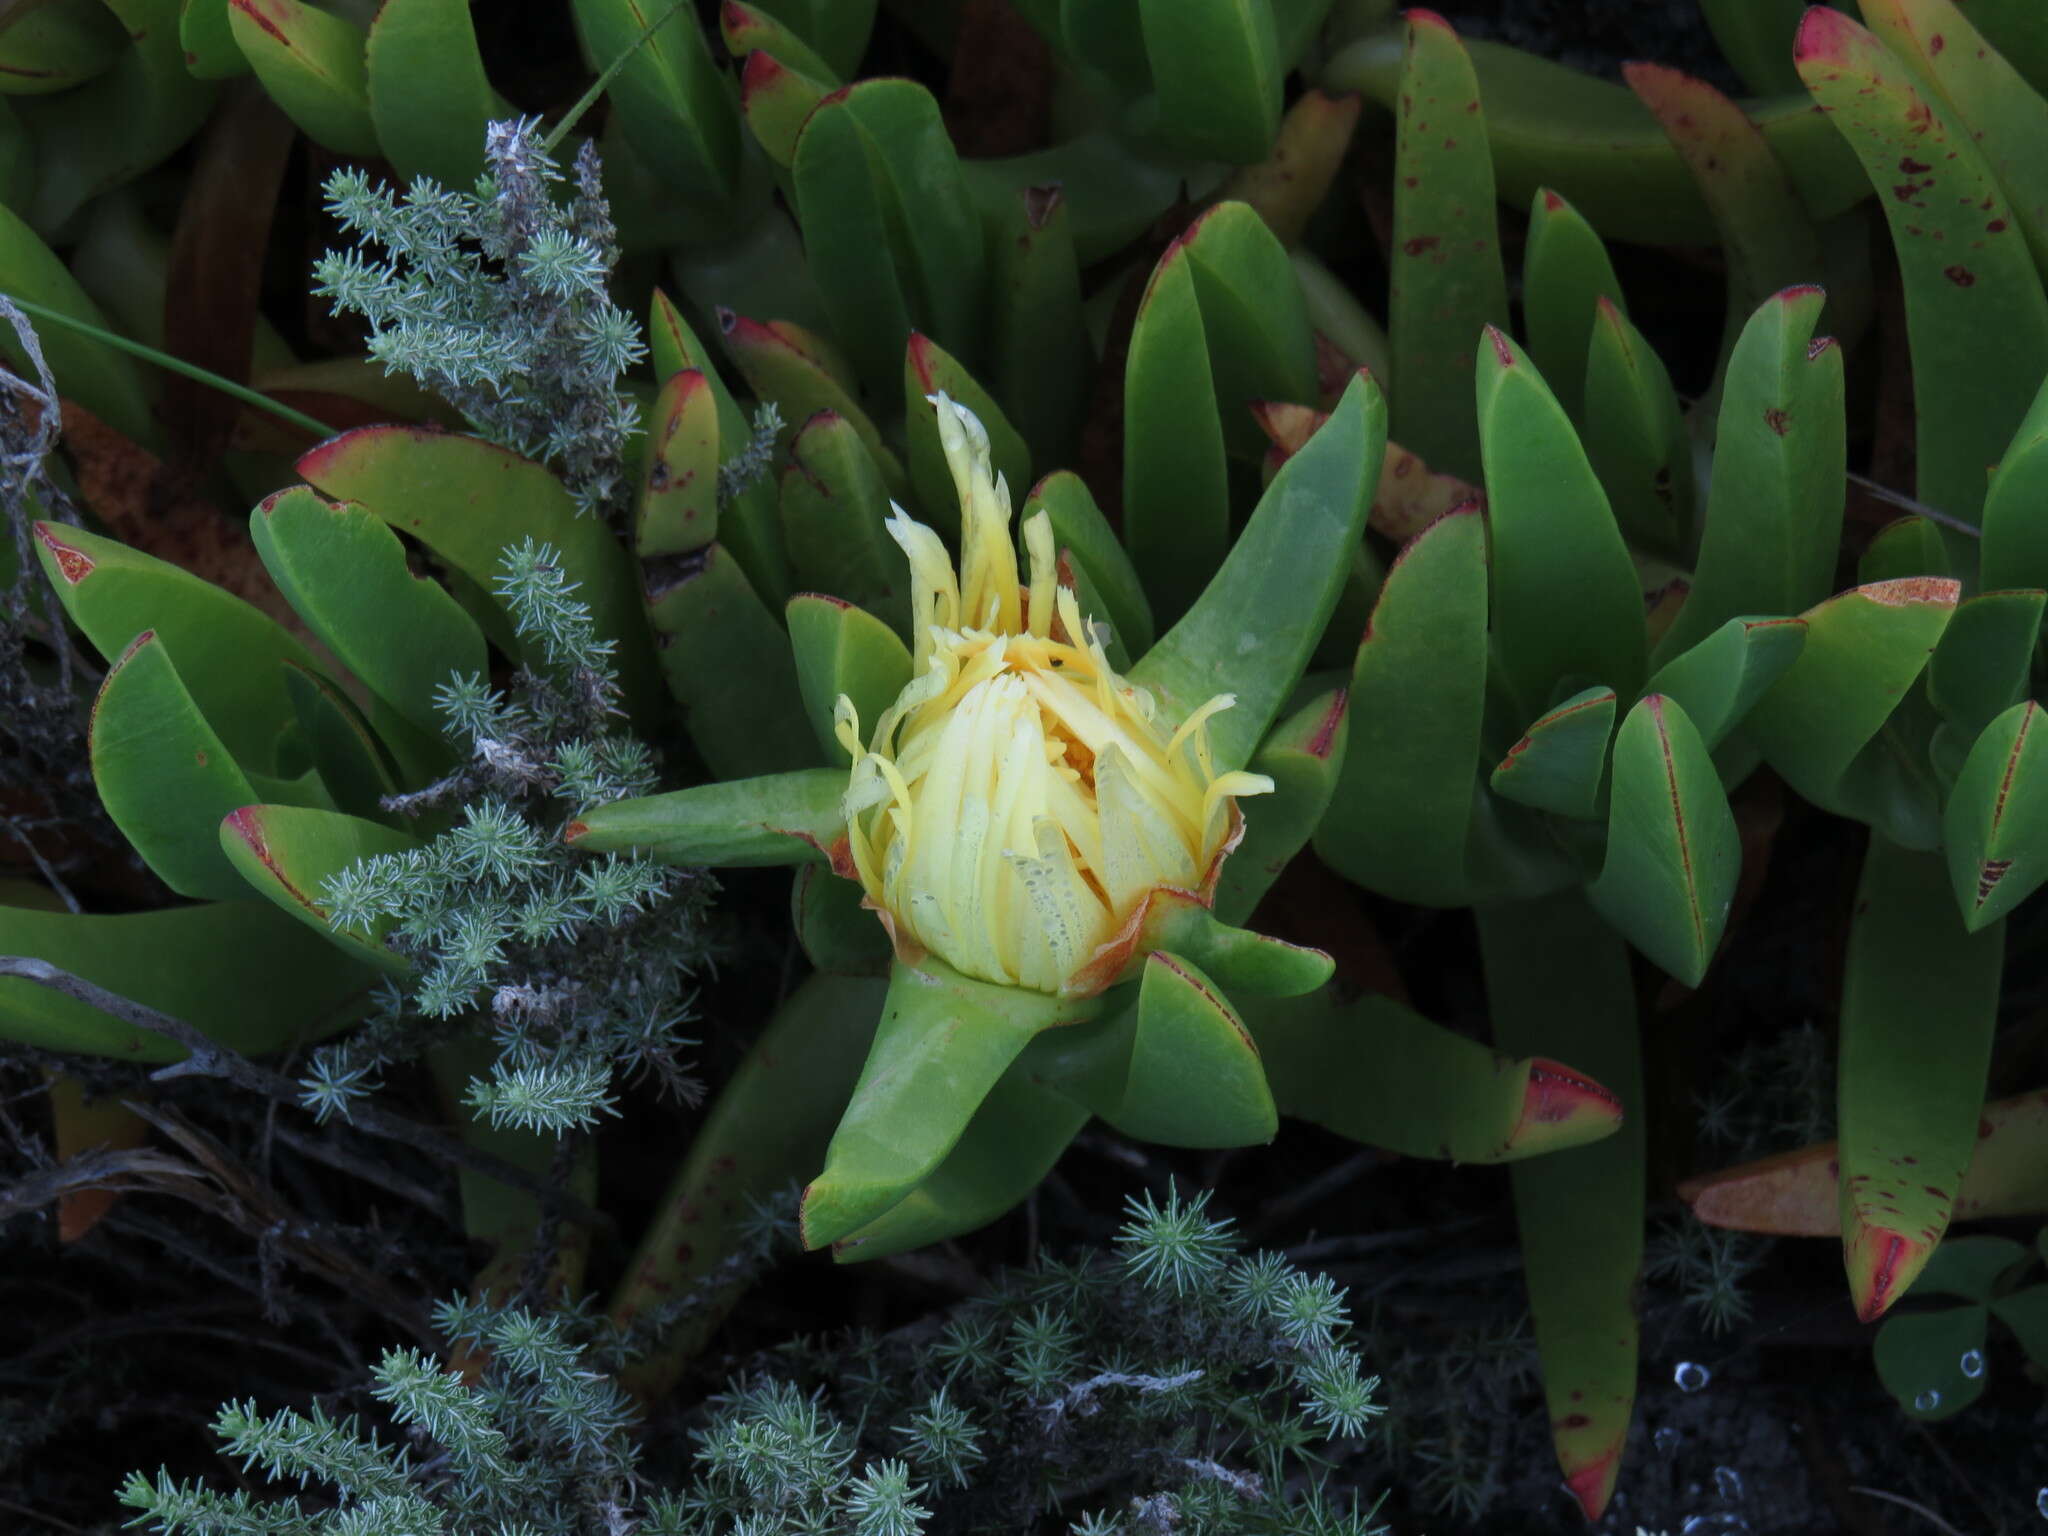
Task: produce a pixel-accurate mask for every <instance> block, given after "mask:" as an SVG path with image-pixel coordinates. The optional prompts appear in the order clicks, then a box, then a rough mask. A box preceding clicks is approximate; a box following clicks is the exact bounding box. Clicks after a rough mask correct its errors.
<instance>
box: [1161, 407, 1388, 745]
mask: <svg viewBox="0 0 2048 1536" xmlns="http://www.w3.org/2000/svg"><path fill="white" fill-rule="evenodd" d="M1385 445H1386V408H1385V405H1384V404H1383V402H1382V401H1381V399H1380V393H1379V388H1378V386H1377V385H1375V384H1374V383H1373V381H1372V379H1371V377H1370V376H1368V375H1363V374H1361V375H1359V376H1358V377H1357V378H1355V379H1353V380H1352V382H1351V386H1350V388H1348V389H1347V390H1345V392H1344V398H1343V399H1342V400H1340V401H1339V402H1338V403H1337V408H1336V410H1334V411H1333V412H1332V413H1331V415H1330V419H1329V421H1328V422H1326V423H1325V424H1324V425H1323V428H1322V430H1321V431H1319V432H1317V433H1316V435H1315V436H1314V437H1312V438H1310V439H1309V441H1308V445H1307V446H1306V447H1304V448H1303V449H1302V450H1301V452H1299V453H1297V454H1296V455H1294V457H1293V458H1291V459H1289V460H1288V461H1287V463H1286V465H1285V466H1284V467H1283V468H1282V469H1281V471H1280V473H1279V475H1278V476H1277V477H1275V479H1274V481H1273V484H1272V485H1271V486H1270V487H1268V488H1267V491H1266V494H1265V495H1264V496H1262V497H1260V498H1259V505H1258V508H1257V510H1256V511H1254V512H1253V513H1252V516H1251V521H1250V522H1248V523H1246V524H1245V528H1244V531H1243V532H1242V533H1241V534H1239V535H1238V537H1237V540H1236V542H1235V543H1234V544H1232V546H1231V549H1230V555H1229V558H1228V559H1227V560H1225V561H1224V563H1223V567H1222V569H1221V570H1219V571H1217V572H1216V574H1215V576H1214V578H1213V579H1212V580H1211V581H1210V582H1209V584H1208V586H1207V587H1206V588H1205V589H1204V590H1203V592H1202V595H1201V597H1200V598H1199V599H1197V600H1196V602H1195V605H1194V606H1193V607H1192V608H1190V609H1189V610H1188V611H1187V613H1186V614H1185V615H1184V616H1183V617H1182V618H1181V619H1180V621H1179V622H1178V623H1176V624H1175V625H1174V626H1173V628H1172V629H1170V630H1169V631H1168V632H1167V633H1166V634H1165V635H1163V636H1161V637H1160V640H1159V643H1158V644H1157V645H1155V646H1153V647H1152V649H1151V650H1149V651H1147V652H1146V653H1145V656H1144V659H1143V660H1141V661H1140V662H1139V663H1138V664H1137V666H1135V667H1133V668H1132V669H1131V678H1132V681H1134V682H1136V683H1138V684H1140V685H1141V686H1143V687H1148V688H1151V689H1153V690H1154V691H1155V692H1156V693H1157V694H1158V695H1159V696H1160V700H1161V703H1162V704H1163V705H1164V707H1165V709H1166V710H1167V712H1168V715H1169V717H1174V718H1185V717H1186V715H1187V714H1188V712H1189V711H1190V710H1193V709H1195V708H1197V707H1199V706H1200V705H1201V704H1202V703H1203V702H1204V701H1205V700H1207V699H1209V698H1211V697H1213V696H1214V695H1216V694H1218V693H1224V692H1229V693H1231V694H1234V695H1235V696H1236V700H1237V702H1236V705H1235V707H1233V708H1231V709H1228V710H1225V711H1224V712H1223V713H1221V714H1220V715H1217V716H1215V717H1214V718H1213V719H1212V720H1211V721H1210V723H1209V727H1208V730H1209V742H1210V749H1211V751H1212V752H1213V754H1214V756H1215V760H1216V763H1217V766H1218V768H1219V770H1221V769H1231V768H1239V767H1242V766H1243V765H1244V763H1245V762H1246V761H1247V760H1248V759H1249V758H1250V757H1251V755H1252V751H1253V749H1254V748H1255V747H1256V746H1257V745H1258V743H1259V741H1260V739H1261V738H1263V737H1264V736H1265V734H1266V731H1267V730H1268V728H1269V727H1271V725H1272V723H1273V718H1274V716H1276V715H1277V714H1278V713H1279V712H1280V706H1281V704H1282V703H1283V702H1284V701H1285V700H1286V698H1287V695H1288V694H1289V693H1291V692H1292V691H1293V689H1294V684H1295V681H1296V680H1297V679H1298V678H1299V677H1300V676H1301V672H1302V668H1303V667H1305V666H1306V665H1307V664H1308V659H1309V656H1310V654H1311V653H1313V651H1314V650H1315V648H1316V643H1317V642H1318V641H1319V640H1321V638H1322V634H1323V627H1324V626H1325V625H1326V624H1327V623H1328V622H1329V619H1330V613H1331V610H1332V609H1334V608H1335V606H1336V603H1337V598H1338V595H1339V593H1340V592H1341V591H1342V590H1343V583H1344V575H1345V570H1346V566H1347V562H1348V559H1349V556H1350V552H1351V550H1352V549H1353V548H1354V547H1355V546H1356V545H1357V543H1358V541H1359V540H1360V539H1361V538H1362V537H1364V534H1365V512H1366V507H1367V505H1368V504H1369V503H1370V501H1371V499H1372V489H1373V487H1374V486H1375V485H1377V484H1378V483H1379V468H1380V456H1381V454H1382V452H1383V451H1384V449H1385ZM1127 510H1128V507H1127ZM1254 616H1256V618H1254Z"/></svg>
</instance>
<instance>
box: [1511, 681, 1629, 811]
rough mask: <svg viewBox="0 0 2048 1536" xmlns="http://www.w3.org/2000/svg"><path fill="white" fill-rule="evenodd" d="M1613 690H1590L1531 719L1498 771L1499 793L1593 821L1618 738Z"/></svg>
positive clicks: (1512, 798)
mask: <svg viewBox="0 0 2048 1536" xmlns="http://www.w3.org/2000/svg"><path fill="white" fill-rule="evenodd" d="M1614 713H1615V699H1614V690H1613V689H1612V688H1588V689H1586V690H1585V691H1584V692H1582V693H1575V694H1573V695H1572V696H1571V697H1570V698H1568V699H1566V700H1565V701H1564V702H1563V703H1562V704H1560V705H1558V706H1557V708H1555V709H1553V710H1551V711H1550V712H1549V713H1548V714H1545V715H1543V716H1541V717H1539V718H1538V719H1537V720H1535V721H1534V722H1532V723H1531V724H1530V726H1529V729H1528V730H1527V732H1525V733H1524V734H1523V736H1522V739H1521V740H1520V741H1518V742H1516V743H1515V744H1514V745H1513V746H1512V747H1510V748H1508V755H1507V756H1506V757H1504V758H1502V759H1501V760H1500V762H1499V764H1498V765H1497V766H1496V767H1495V768H1494V770H1493V778H1492V784H1493V789H1494V793H1496V794H1499V795H1505V796H1506V797H1507V798H1508V799H1510V800H1515V801H1519V802H1520V803H1521V804H1523V805H1528V806H1534V807H1535V808H1536V809H1537V810H1539V811H1550V812H1553V813H1554V814H1556V815H1559V816H1573V817H1577V818H1579V819H1580V820H1589V819H1591V818H1592V817H1593V816H1595V815H1597V814H1598V813H1599V809H1600V790H1601V788H1602V786H1603V785H1604V784H1605V783H1606V780H1607V743H1608V742H1609V741H1610V740H1611V739H1612V738H1613V736H1614Z"/></svg>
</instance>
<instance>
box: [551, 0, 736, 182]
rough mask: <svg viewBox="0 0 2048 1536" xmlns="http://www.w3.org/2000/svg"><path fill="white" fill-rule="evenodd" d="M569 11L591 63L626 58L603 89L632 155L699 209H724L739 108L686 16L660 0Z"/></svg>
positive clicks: (597, 0)
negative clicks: (651, 27)
mask: <svg viewBox="0 0 2048 1536" xmlns="http://www.w3.org/2000/svg"><path fill="white" fill-rule="evenodd" d="M573 10H574V12H575V17H576V30H577V33H578V35H579V36H580V37H581V38H582V40H583V46H584V49H585V51H586V52H587V53H588V55H589V57H590V59H591V61H592V62H593V64H594V65H595V66H596V67H597V68H599V69H603V68H606V67H607V66H609V65H610V64H611V63H612V61H613V60H615V59H618V58H621V57H624V58H625V60H626V62H625V65H624V67H623V68H621V69H620V70H619V72H618V74H617V75H615V76H614V77H613V79H612V82H611V85H610V87H609V88H608V90H607V95H608V96H609V98H610V100H611V105H612V110H613V111H614V112H615V113H617V114H618V121H619V128H620V131H621V133H622V135H623V136H624V138H625V141H626V143H627V144H628V145H630V146H631V147H632V150H633V154H634V157H635V158H636V159H637V160H638V161H639V162H640V163H641V164H642V165H645V166H647V167H649V168H651V169H652V170H653V171H654V172H655V174H656V175H658V176H659V178H660V179H661V181H662V183H663V185H664V186H665V187H666V188H667V189H668V191H669V192H670V194H671V195H673V196H679V197H681V198H683V199H684V200H685V201H686V202H687V203H688V204H690V205H691V206H692V207H693V208H694V209H695V210H697V211H698V212H699V213H700V214H701V215H705V216H715V215H717V214H720V213H723V212H725V211H726V209H727V207H728V204H729V203H730V202H731V200H732V199H733V198H734V197H735V195H736V194H737V192H738V190H739V184H740V163H741V139H740V123H739V113H738V111H737V110H736V108H735V106H734V103H733V99H732V89H731V86H730V85H729V83H728V82H727V81H726V78H725V75H724V72H723V71H721V70H720V69H719V67H718V65H717V63H716V61H714V60H713V59H712V57H711V48H710V45H709V44H708V43H707V42H706V41H705V39H704V33H703V30H702V29H701V28H700V27H699V26H698V25H697V22H696V18H695V16H694V14H692V13H691V12H688V11H685V10H682V9H680V8H678V7H673V6H669V5H667V3H666V0H573ZM664 11H665V12H666V20H665V21H664V24H663V25H661V26H660V27H658V28H656V29H655V30H654V33H653V35H652V36H651V37H650V36H647V32H648V23H650V22H651V21H654V20H655V19H656V18H657V17H659V16H661V15H662V14H663V12H664ZM643 39H644V41H643Z"/></svg>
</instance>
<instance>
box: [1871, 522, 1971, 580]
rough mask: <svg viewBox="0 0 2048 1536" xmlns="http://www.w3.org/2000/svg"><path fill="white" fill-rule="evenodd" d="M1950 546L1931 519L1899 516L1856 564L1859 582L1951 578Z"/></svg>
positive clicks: (1887, 525) (1886, 527)
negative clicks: (1931, 577)
mask: <svg viewBox="0 0 2048 1536" xmlns="http://www.w3.org/2000/svg"><path fill="white" fill-rule="evenodd" d="M1953 574H1955V573H1954V571H1953V570H1952V569H1951V568H1950V565H1949V555H1948V549H1947V547H1946V546H1945V545H1944V544H1943V543H1942V537H1941V529H1940V527H1939V526H1938V525H1937V524H1936V523H1935V521H1934V520H1933V519H1932V518H1928V517H1900V518H1894V519H1893V520H1892V521H1891V522H1889V523H1887V524H1885V525H1884V527H1883V528H1881V529H1879V530H1878V533H1877V537H1875V538H1874V539H1872V540H1871V541H1870V544H1869V547H1868V548H1866V549H1865V550H1864V551H1863V554H1862V557H1861V558H1860V559H1858V560H1857V562H1856V582H1857V585H1859V586H1868V585H1869V584H1870V583H1871V582H1873V581H1902V580H1904V579H1905V578H1907V577H1910V576H1951V575H1953Z"/></svg>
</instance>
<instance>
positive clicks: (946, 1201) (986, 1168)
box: [832, 1067, 1088, 1263]
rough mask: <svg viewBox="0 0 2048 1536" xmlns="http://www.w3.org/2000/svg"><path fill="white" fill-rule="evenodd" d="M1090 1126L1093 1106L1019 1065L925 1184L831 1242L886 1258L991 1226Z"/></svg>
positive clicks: (843, 1254)
mask: <svg viewBox="0 0 2048 1536" xmlns="http://www.w3.org/2000/svg"><path fill="white" fill-rule="evenodd" d="M1087 1123H1088V1111H1087V1110H1086V1109H1085V1108H1083V1107H1082V1106H1081V1105H1079V1104H1076V1103H1075V1102H1074V1101H1073V1100H1072V1099H1069V1098H1067V1097H1066V1096H1065V1095H1064V1094H1060V1093H1056V1092H1054V1091H1053V1090H1051V1089H1049V1088H1043V1087H1040V1086H1039V1085H1038V1084H1037V1083H1035V1082H1033V1081H1032V1080H1031V1078H1030V1077H1029V1076H1028V1075H1027V1074H1024V1073H1022V1072H1020V1071H1018V1070H1017V1068H1015V1067H1012V1068H1011V1069H1010V1071H1008V1072H1007V1073H1005V1074H1004V1075H1003V1076H1002V1077H1001V1078H999V1079H997V1081H996V1085H995V1087H993V1088H991V1089H990V1090H989V1092H988V1096H987V1097H986V1098H984V1099H983V1100H982V1101H981V1107H980V1108H979V1109H977V1110H975V1112H974V1118H973V1119H972V1120H970V1121H968V1122H967V1129H966V1130H964V1131H962V1132H961V1133H960V1139H959V1140H958V1141H957V1142H955V1143H954V1144H953V1150H952V1151H950V1152H948V1153H947V1154H946V1157H945V1160H944V1161H943V1162H941V1163H940V1164H939V1166H938V1167H937V1168H934V1169H933V1170H932V1171H931V1173H930V1174H929V1175H927V1176H926V1178H925V1180H924V1182H923V1183H921V1184H919V1185H918V1186H917V1188H915V1189H913V1190H912V1191H911V1192H910V1193H909V1194H908V1195H906V1196H904V1197H903V1199H902V1200H901V1201H899V1202H898V1203H897V1204H896V1205H894V1206H892V1207H891V1208H890V1209H889V1210H887V1211H885V1212H883V1214H882V1215H880V1216H879V1217H877V1218H876V1219H875V1220H873V1221H871V1222H869V1223H868V1224H867V1225H866V1226H864V1227H860V1228H857V1229H856V1230H855V1231H853V1232H850V1233H848V1234H847V1235H846V1236H845V1237H842V1238H840V1239H839V1240H838V1241H837V1242H836V1243H834V1244H833V1245H832V1257H833V1258H835V1259H837V1260H839V1261H840V1262H842V1263H844V1262H846V1261H848V1260H852V1259H879V1258H886V1257H887V1256H888V1255H890V1254H892V1253H903V1252H907V1251H908V1250H909V1249H912V1248H922V1247H925V1246H927V1245H928V1244H931V1243H939V1242H944V1241H945V1240H946V1239H947V1238H951V1237H958V1236H960V1235H961V1234H962V1233H963V1232H972V1231H974V1230H975V1229H976V1228H978V1227H985V1226H987V1225H988V1224H989V1223H990V1222H992V1221H994V1220H995V1219H996V1218H997V1217H998V1216H1001V1215H1002V1214H1003V1213H1004V1212H1005V1211H1008V1210H1010V1209H1011V1208H1012V1207H1013V1206H1017V1205H1020V1204H1022V1203H1023V1201H1024V1200H1025V1199H1026V1198H1027V1197H1028V1196H1029V1195H1030V1193H1031V1191H1032V1190H1034V1189H1036V1188H1037V1187H1038V1183H1039V1181H1040V1180H1041V1179H1043V1178H1044V1177H1045V1176H1046V1175H1047V1174H1048V1173H1050V1172H1052V1167H1053V1164H1054V1163H1056V1162H1058V1161H1059V1158H1060V1154H1061V1153H1062V1152H1064V1151H1066V1150H1067V1147H1068V1145H1069V1144H1070V1143H1071V1142H1072V1141H1073V1139H1074V1137H1075V1135H1076V1134H1078V1133H1079V1131H1080V1129H1081V1127H1082V1126H1084V1125H1086V1124H1087Z"/></svg>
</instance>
